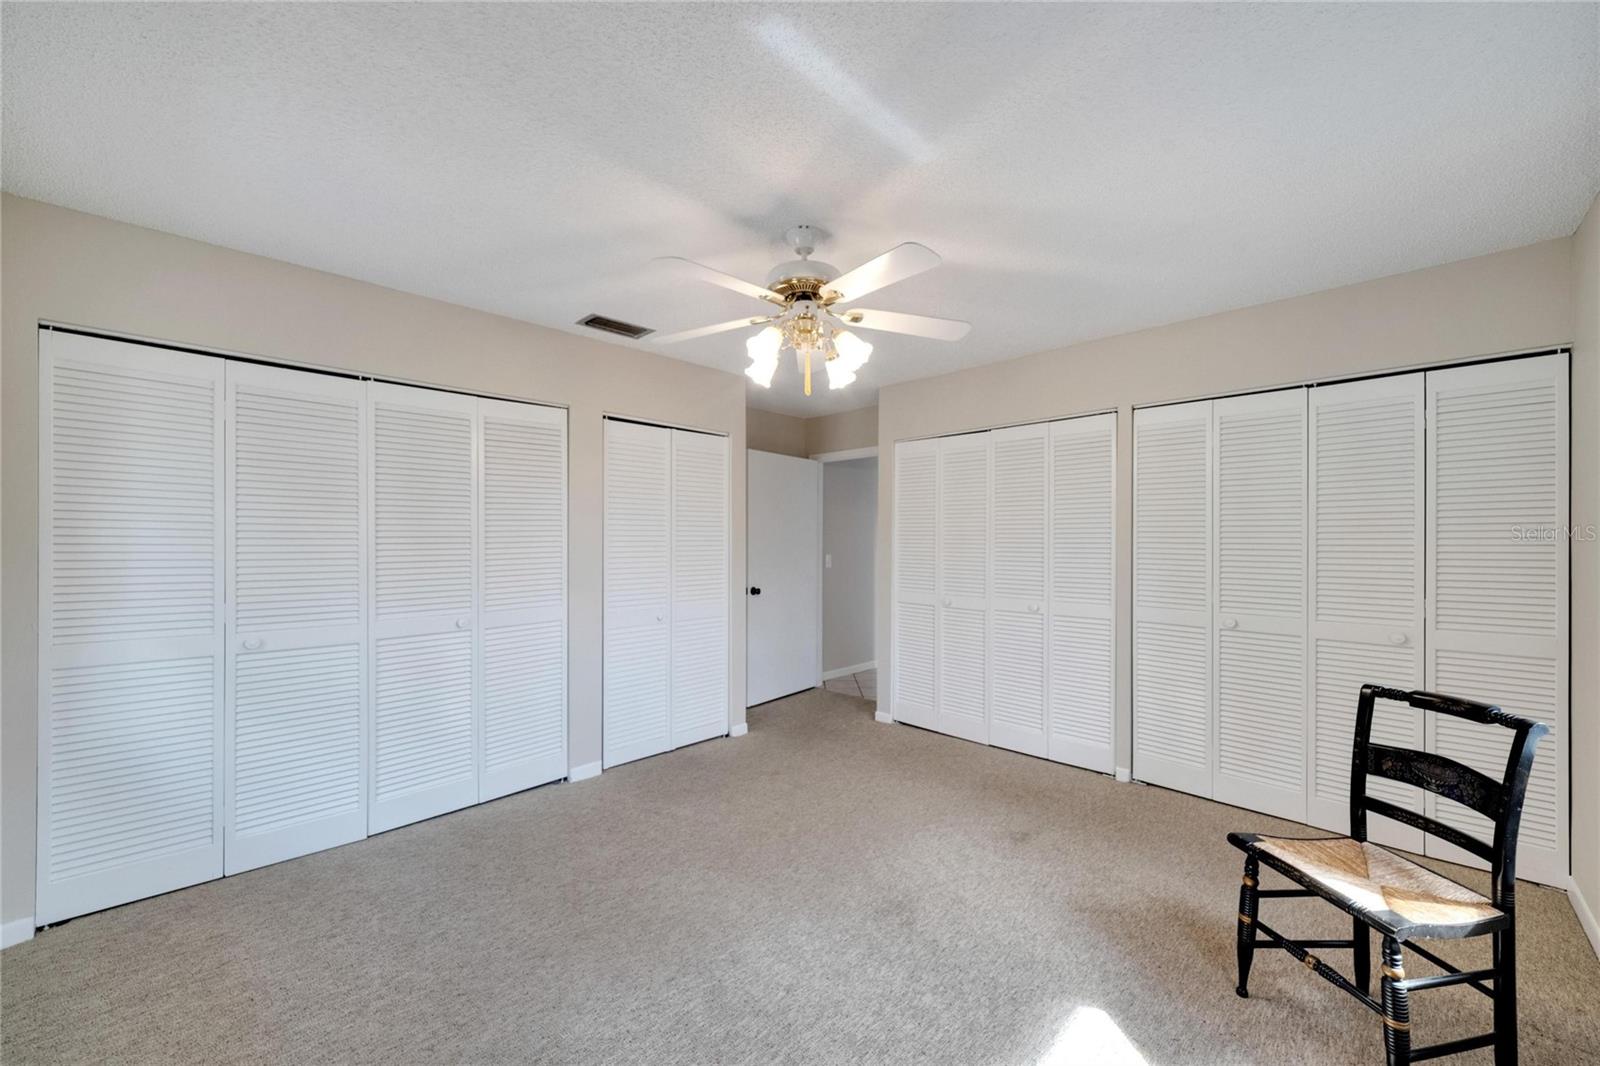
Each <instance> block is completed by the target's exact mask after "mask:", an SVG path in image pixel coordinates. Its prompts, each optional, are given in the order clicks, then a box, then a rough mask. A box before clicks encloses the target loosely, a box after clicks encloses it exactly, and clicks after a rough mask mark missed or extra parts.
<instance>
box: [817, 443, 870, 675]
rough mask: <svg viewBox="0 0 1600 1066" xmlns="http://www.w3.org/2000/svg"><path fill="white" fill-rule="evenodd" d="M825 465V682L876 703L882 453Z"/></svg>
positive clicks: (831, 459)
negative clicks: (878, 537) (877, 566)
mask: <svg viewBox="0 0 1600 1066" xmlns="http://www.w3.org/2000/svg"><path fill="white" fill-rule="evenodd" d="M817 458H818V459H819V460H821V461H822V683H823V687H825V688H827V689H828V690H829V691H832V692H839V693H843V694H844V695H847V696H855V697H858V698H860V699H865V700H868V701H870V702H873V703H876V702H877V699H878V689H877V683H878V673H877V666H878V663H877V659H878V656H877V650H876V639H877V618H876V610H875V601H876V589H877V582H876V578H875V571H874V566H875V562H876V559H875V554H876V550H877V527H878V454H877V449H876V448H866V449H861V450H859V451H855V452H846V453H837V454H836V455H820V456H817Z"/></svg>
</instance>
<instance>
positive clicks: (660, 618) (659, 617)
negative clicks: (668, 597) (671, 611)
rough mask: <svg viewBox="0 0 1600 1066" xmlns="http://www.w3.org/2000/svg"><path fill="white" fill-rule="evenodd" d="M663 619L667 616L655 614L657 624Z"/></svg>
mask: <svg viewBox="0 0 1600 1066" xmlns="http://www.w3.org/2000/svg"><path fill="white" fill-rule="evenodd" d="M665 617H667V616H666V615H664V614H661V613H659V612H657V614H656V621H657V622H659V621H661V620H662V619H663V618H665Z"/></svg>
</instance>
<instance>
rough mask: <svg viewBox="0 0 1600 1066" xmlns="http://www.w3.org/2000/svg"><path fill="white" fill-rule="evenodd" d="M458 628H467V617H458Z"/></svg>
mask: <svg viewBox="0 0 1600 1066" xmlns="http://www.w3.org/2000/svg"><path fill="white" fill-rule="evenodd" d="M456 628H457V629H465V628H467V620H466V619H465V618H457V619H456Z"/></svg>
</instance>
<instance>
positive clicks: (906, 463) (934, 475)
mask: <svg viewBox="0 0 1600 1066" xmlns="http://www.w3.org/2000/svg"><path fill="white" fill-rule="evenodd" d="M893 537H894V590H893V598H894V619H893V622H892V625H891V633H890V638H891V641H892V647H891V650H890V656H889V661H890V664H891V669H892V673H893V676H892V677H891V678H889V708H890V712H889V713H890V716H891V717H892V718H894V720H895V721H897V722H908V723H910V724H911V725H917V726H922V727H923V728H924V729H932V728H933V727H934V710H933V708H934V697H935V692H936V682H937V672H936V671H935V669H934V648H935V646H936V644H937V631H938V630H937V625H938V621H937V619H938V614H937V608H936V607H935V604H937V603H938V577H939V575H938V551H939V442H938V441H937V440H912V441H901V442H900V443H898V444H896V445H895V448H894V529H893Z"/></svg>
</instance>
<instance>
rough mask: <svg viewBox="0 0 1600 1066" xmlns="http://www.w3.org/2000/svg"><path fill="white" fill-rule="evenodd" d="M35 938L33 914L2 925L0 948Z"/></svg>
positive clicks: (0, 928) (0, 929) (0, 926)
mask: <svg viewBox="0 0 1600 1066" xmlns="http://www.w3.org/2000/svg"><path fill="white" fill-rule="evenodd" d="M32 939H33V915H31V914H30V915H28V917H26V918H18V919H16V920H15V921H11V922H6V923H5V924H4V925H0V948H8V947H10V946H11V945H12V944H20V943H22V942H23V941H24V940H32Z"/></svg>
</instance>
